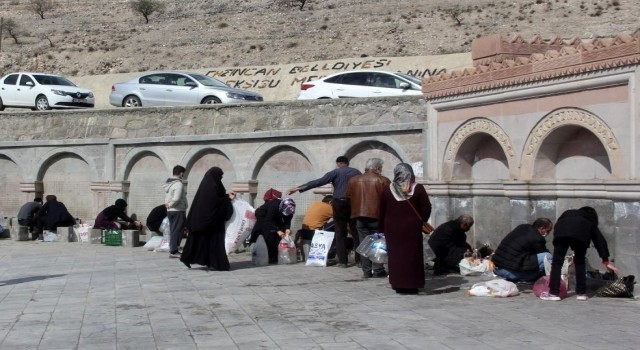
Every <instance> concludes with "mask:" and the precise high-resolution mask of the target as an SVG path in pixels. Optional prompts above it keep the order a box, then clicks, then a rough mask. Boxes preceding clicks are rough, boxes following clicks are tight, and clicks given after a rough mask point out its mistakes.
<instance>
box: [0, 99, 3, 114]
mask: <svg viewBox="0 0 640 350" xmlns="http://www.w3.org/2000/svg"><path fill="white" fill-rule="evenodd" d="M0 111H4V104H3V103H2V99H1V98H0Z"/></svg>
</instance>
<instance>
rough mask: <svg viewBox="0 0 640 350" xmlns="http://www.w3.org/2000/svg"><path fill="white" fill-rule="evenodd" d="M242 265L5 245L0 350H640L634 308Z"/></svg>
mask: <svg viewBox="0 0 640 350" xmlns="http://www.w3.org/2000/svg"><path fill="white" fill-rule="evenodd" d="M231 261H232V263H231V268H232V271H230V272H212V271H207V270H204V269H200V268H197V267H194V268H193V269H191V270H189V269H187V268H186V267H185V266H184V265H182V264H181V263H180V262H179V261H178V260H177V259H170V258H168V253H154V252H148V251H145V250H144V249H143V248H123V247H109V246H103V245H90V244H82V243H59V242H56V243H45V242H15V241H10V240H1V241H0V349H2V350H4V349H7V350H9V349H11V350H21V349H39V350H69V349H91V350H94V349H95V350H102V349H118V350H123V349H135V350H145V349H171V350H176V349H185V350H195V349H223V350H224V349H243V350H244V349H341V350H342V349H345V350H348V349H474V350H479V349H519V350H524V349H542V348H544V349H563V350H566V349H638V348H639V347H640V345H638V344H640V333H639V332H638V320H639V318H638V311H640V307H639V306H640V304H639V302H638V301H637V300H634V299H604V298H591V299H589V300H588V301H587V302H582V301H577V300H575V298H573V297H570V298H568V299H565V300H563V301H560V302H551V301H541V300H539V299H537V298H535V296H534V295H533V294H532V293H531V291H530V288H529V289H526V288H523V289H521V291H522V293H521V294H520V295H519V296H516V297H511V298H487V297H470V296H466V295H465V293H464V290H466V289H468V288H469V287H470V286H471V285H472V284H473V283H476V282H478V281H481V280H483V277H461V276H454V275H449V276H444V277H440V276H438V277H433V276H431V275H428V277H427V287H426V289H425V291H424V292H423V293H421V294H420V295H417V296H403V295H397V294H396V293H394V291H393V290H392V289H391V288H390V286H389V285H388V283H387V281H386V279H367V280H365V279H363V278H362V272H361V271H360V270H359V269H358V268H356V267H351V268H347V269H344V268H338V267H326V268H322V267H306V266H303V265H302V264H295V265H275V266H267V267H255V266H253V265H252V264H251V262H250V256H249V255H248V254H246V253H242V254H238V255H235V256H233V257H232V258H231ZM520 287H522V286H520Z"/></svg>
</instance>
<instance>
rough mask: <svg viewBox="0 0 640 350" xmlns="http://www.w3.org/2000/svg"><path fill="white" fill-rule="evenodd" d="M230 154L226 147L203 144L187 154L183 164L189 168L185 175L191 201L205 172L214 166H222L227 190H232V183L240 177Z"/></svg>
mask: <svg viewBox="0 0 640 350" xmlns="http://www.w3.org/2000/svg"><path fill="white" fill-rule="evenodd" d="M228 154H229V153H228V150H225V149H224V147H210V146H201V147H194V148H193V149H191V150H190V151H189V152H188V153H187V154H186V155H185V157H184V158H183V161H182V163H181V164H185V168H187V173H186V174H185V177H186V180H187V184H188V185H187V187H188V188H187V200H188V201H189V203H191V202H192V201H193V197H194V195H195V194H196V191H197V190H198V187H199V186H200V182H201V181H202V178H203V177H204V174H205V173H206V172H207V170H209V169H210V168H211V167H214V166H217V167H220V168H221V169H222V171H224V176H223V177H222V183H223V184H224V186H225V188H226V189H227V192H231V185H232V183H233V182H235V181H237V180H238V179H237V175H236V169H235V168H234V166H233V164H232V162H231V159H234V158H233V157H230V156H228Z"/></svg>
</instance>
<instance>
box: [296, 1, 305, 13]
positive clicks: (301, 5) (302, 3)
mask: <svg viewBox="0 0 640 350" xmlns="http://www.w3.org/2000/svg"><path fill="white" fill-rule="evenodd" d="M298 2H299V3H300V11H302V8H303V7H304V5H305V4H306V3H307V0H298Z"/></svg>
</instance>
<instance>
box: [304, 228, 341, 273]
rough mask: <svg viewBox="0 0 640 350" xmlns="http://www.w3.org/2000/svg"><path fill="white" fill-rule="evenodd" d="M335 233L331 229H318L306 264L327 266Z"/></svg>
mask: <svg viewBox="0 0 640 350" xmlns="http://www.w3.org/2000/svg"><path fill="white" fill-rule="evenodd" d="M334 235H335V233H334V232H331V231H323V230H316V232H315V233H314V234H313V240H312V241H311V247H310V248H309V256H308V257H307V263H306V264H305V266H327V255H328V254H329V248H330V247H331V242H333V236H334Z"/></svg>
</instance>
